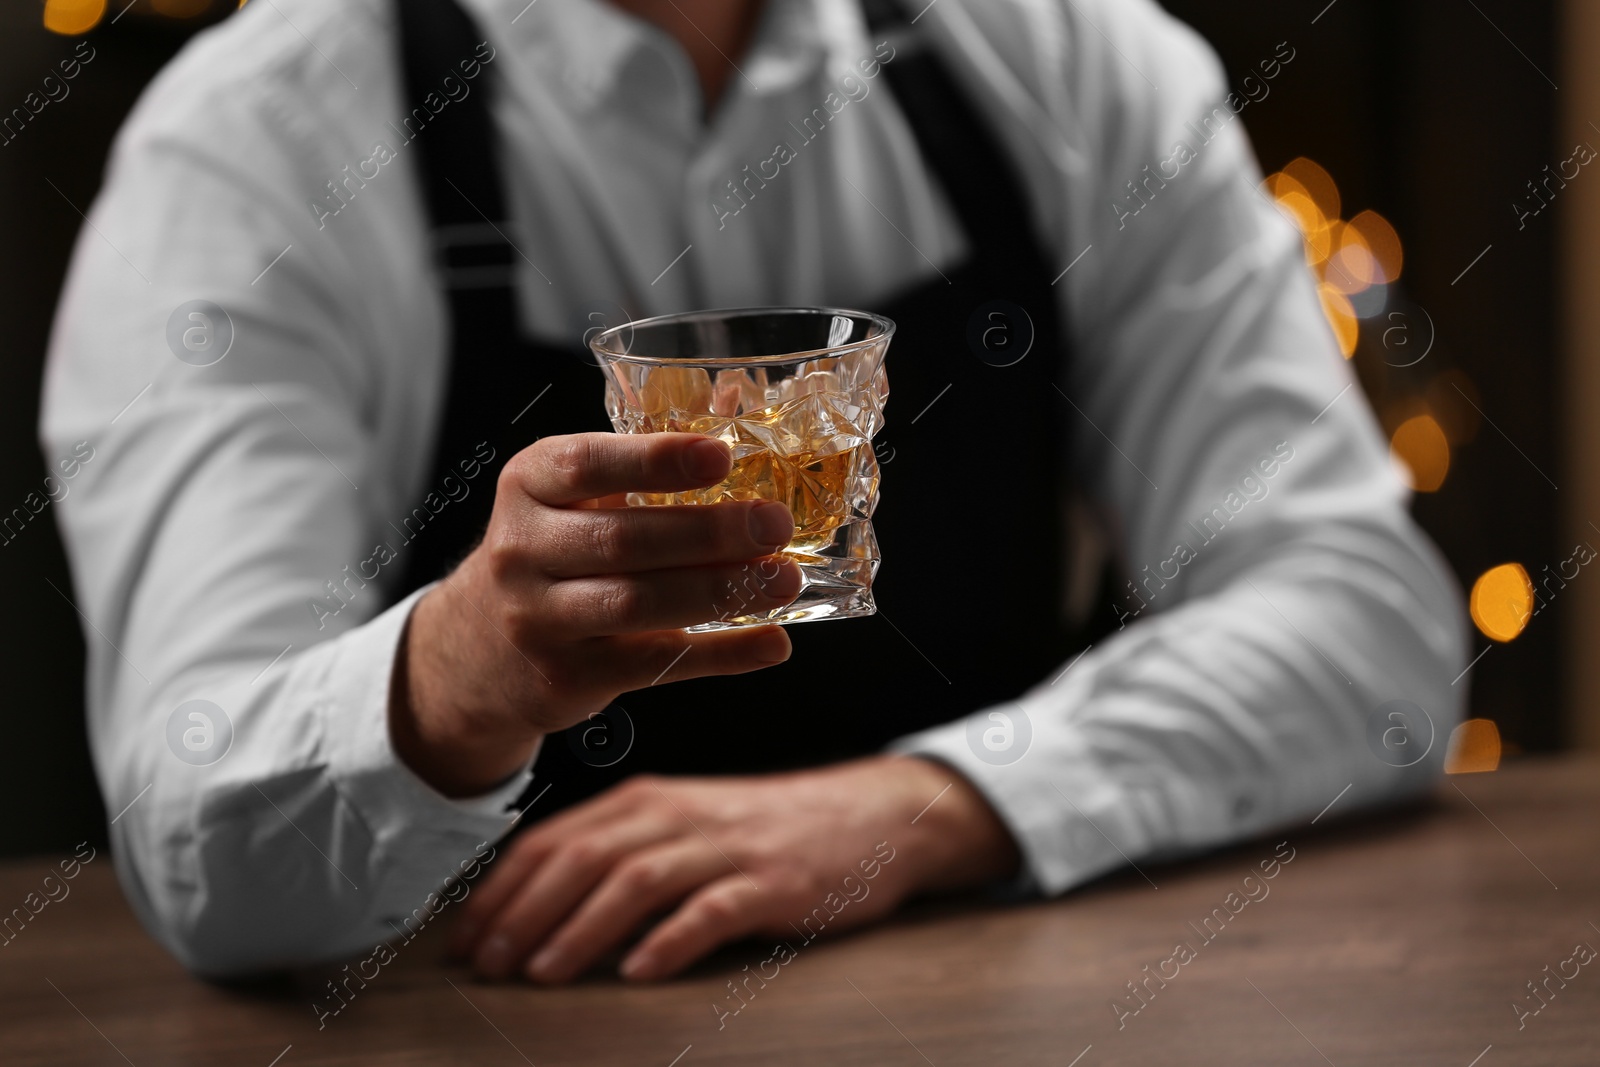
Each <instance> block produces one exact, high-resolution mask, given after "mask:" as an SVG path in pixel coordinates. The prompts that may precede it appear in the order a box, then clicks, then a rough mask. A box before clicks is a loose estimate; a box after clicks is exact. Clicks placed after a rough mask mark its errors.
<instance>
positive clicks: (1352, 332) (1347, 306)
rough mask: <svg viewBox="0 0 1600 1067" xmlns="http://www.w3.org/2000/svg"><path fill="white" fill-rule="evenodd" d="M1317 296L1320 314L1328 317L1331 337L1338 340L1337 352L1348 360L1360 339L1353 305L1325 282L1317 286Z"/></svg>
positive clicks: (1359, 327) (1358, 323)
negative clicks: (1320, 301)
mask: <svg viewBox="0 0 1600 1067" xmlns="http://www.w3.org/2000/svg"><path fill="white" fill-rule="evenodd" d="M1317 295H1318V296H1319V297H1321V298H1322V313H1323V314H1324V315H1326V316H1327V317H1328V325H1329V326H1332V327H1333V336H1334V337H1336V338H1338V341H1339V351H1340V352H1342V353H1343V354H1344V358H1345V359H1349V358H1350V357H1351V356H1352V355H1353V354H1354V353H1355V350H1356V341H1357V340H1359V339H1360V337H1361V320H1360V319H1358V318H1356V309H1355V305H1353V304H1351V303H1350V298H1349V297H1348V296H1345V295H1344V294H1343V293H1341V292H1340V291H1339V290H1338V289H1337V288H1335V287H1334V286H1332V285H1329V284H1328V283H1327V282H1322V283H1320V284H1319V285H1318V286H1317Z"/></svg>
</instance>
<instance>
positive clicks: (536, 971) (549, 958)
mask: <svg viewBox="0 0 1600 1067" xmlns="http://www.w3.org/2000/svg"><path fill="white" fill-rule="evenodd" d="M565 962H566V955H565V954H564V953H563V952H562V951H561V950H560V949H559V948H556V947H555V946H554V945H551V946H548V947H547V948H545V949H543V950H542V951H540V953H539V954H538V955H537V956H535V957H533V962H532V963H529V964H528V975H529V977H531V978H543V979H549V978H554V977H555V976H556V975H557V974H558V973H559V972H560V970H561V965H562V964H563V963H565Z"/></svg>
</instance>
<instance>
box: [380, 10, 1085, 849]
mask: <svg viewBox="0 0 1600 1067" xmlns="http://www.w3.org/2000/svg"><path fill="white" fill-rule="evenodd" d="M398 3H399V9H400V14H401V29H402V32H401V43H402V51H403V57H404V69H405V87H406V93H407V100H408V101H418V100H422V99H424V97H425V96H426V95H427V94H428V93H429V92H432V91H435V89H436V88H437V85H438V82H439V79H440V78H441V77H442V75H443V74H444V73H448V72H450V71H452V70H453V69H455V67H456V64H457V62H458V60H460V59H461V58H463V57H466V56H470V55H472V53H473V49H474V48H475V47H476V46H477V44H478V42H480V41H482V40H483V39H484V38H483V37H482V35H481V34H479V32H478V30H477V29H476V27H475V26H474V25H473V23H472V21H471V19H470V18H469V17H468V16H467V15H466V14H465V13H464V12H462V11H461V10H460V8H458V7H457V6H456V4H455V3H454V2H452V0H398ZM865 7H866V9H867V13H868V22H869V25H870V26H871V27H872V31H873V40H874V41H877V40H881V39H882V38H883V36H884V35H886V34H890V33H896V34H900V35H902V36H903V35H908V34H912V33H914V30H913V29H912V28H911V27H910V26H909V24H908V22H907V19H906V16H905V14H904V12H902V11H901V10H900V9H899V7H898V5H897V4H893V3H887V2H885V3H879V2H875V0H867V2H866V4H865ZM908 44H914V40H902V41H901V42H900V45H899V46H898V52H897V55H896V57H895V58H894V60H893V61H892V62H891V63H889V64H887V65H886V66H884V67H883V75H884V76H885V77H886V78H887V80H888V82H889V86H890V88H891V90H892V92H893V94H894V96H895V97H896V99H897V101H898V103H899V105H900V108H901V110H902V112H903V113H904V114H905V116H906V118H907V120H908V121H909V123H910V126H911V129H912V130H913V132H914V133H915V136H916V139H917V144H918V145H919V147H920V150H921V153H922V155H923V158H924V160H925V162H926V164H927V166H928V169H929V170H930V171H931V173H932V174H933V175H934V177H935V178H936V180H937V181H938V182H939V184H940V186H941V187H942V189H943V191H944V193H945V194H946V196H947V199H948V201H949V202H950V203H951V204H952V205H953V207H954V209H955V211H956V214H957V216H958V217H959V219H960V222H961V225H962V228H963V230H964V232H965V234H966V237H967V241H968V244H969V246H970V249H971V254H970V258H969V260H968V262H966V263H965V264H964V265H963V266H961V267H960V268H959V269H954V270H950V271H947V272H946V277H945V278H936V279H934V280H933V281H931V282H929V283H927V284H926V285H923V286H920V287H918V288H915V289H914V290H912V291H910V292H904V293H901V294H899V295H898V296H896V297H894V298H893V299H889V300H883V299H880V298H879V294H876V293H862V294H861V296H860V299H859V300H857V301H855V302H854V304H855V306H858V307H861V308H863V309H866V310H871V311H875V312H879V313H881V314H884V315H887V316H888V317H890V318H891V319H893V320H894V321H895V322H896V323H897V324H898V325H899V332H898V334H897V336H896V338H895V340H894V343H893V345H892V346H891V348H890V352H889V356H888V363H887V367H888V376H889V383H890V390H891V403H890V405H889V408H888V421H887V428H886V429H885V430H884V431H883V432H882V433H881V434H880V435H879V437H878V440H877V442H876V443H877V447H878V451H879V455H880V462H881V463H882V472H883V481H882V494H881V503H880V505H879V507H878V510H877V512H876V514H875V515H874V517H873V525H874V528H875V530H876V532H877V536H878V541H879V544H880V546H881V549H882V559H883V562H882V565H881V568H880V570H879V573H878V577H877V579H876V581H875V583H874V593H875V597H876V600H877V603H878V605H879V607H880V609H881V610H880V613H879V614H878V615H876V616H874V617H872V618H868V619H854V620H842V621H837V622H824V623H806V624H802V625H796V626H791V627H789V636H790V638H791V639H792V641H793V644H794V654H793V656H792V657H791V659H790V660H789V661H788V662H787V663H785V664H783V665H781V666H779V667H774V668H771V669H768V670H764V671H761V672H758V673H756V674H752V675H745V676H740V677H732V678H709V679H699V680H694V681H688V682H678V683H674V684H671V685H663V686H660V687H654V688H649V689H645V690H640V691H636V692H632V693H625V694H623V695H622V696H621V697H620V698H619V699H618V701H617V702H616V704H615V705H613V707H612V708H611V709H608V711H607V712H606V713H605V715H604V716H602V718H601V719H598V720H591V722H590V723H588V724H580V725H579V726H577V727H574V728H573V729H571V730H568V731H566V732H565V736H562V735H554V736H550V737H547V738H546V739H545V743H544V746H543V748H542V750H541V752H540V754H539V758H538V762H537V765H536V767H535V780H534V783H533V786H532V787H531V789H530V791H529V794H528V796H529V798H530V799H531V797H532V796H535V795H538V793H539V792H543V791H544V790H545V787H546V786H547V785H548V786H549V787H550V788H549V790H548V792H547V793H546V794H545V795H544V796H543V797H542V798H541V799H540V801H539V803H538V804H537V805H536V807H535V809H534V810H533V811H530V812H529V820H530V821H531V820H533V819H535V818H539V817H543V816H546V815H549V814H550V813H552V812H554V811H557V810H560V809H561V808H563V807H565V806H567V805H570V804H572V803H574V802H576V801H579V800H582V799H584V798H586V797H589V796H592V795H593V794H595V793H597V792H599V791H601V790H603V789H605V788H607V787H608V786H610V785H612V784H614V783H616V782H617V781H619V780H621V779H622V778H625V777H627V776H629V775H632V774H637V773H642V772H652V773H677V774H714V773H722V774H727V773H745V772H761V771H770V770H777V769H783V768H792V767H798V766H808V765H816V764H821V763H825V762H829V761H835V760H838V759H842V758H846V757H850V756H859V755H864V754H867V753H871V752H874V751H876V750H879V749H881V748H882V747H883V746H884V745H885V744H886V743H887V742H889V741H890V740H892V739H894V738H896V737H899V736H901V735H903V734H906V733H909V732H912V731H916V730H919V729H923V728H926V727H930V726H934V725H936V724H939V723H943V722H948V721H949V720H951V719H953V718H957V717H960V716H962V715H965V714H967V713H969V712H972V711H976V710H978V709H980V708H983V707H985V706H987V705H989V704H992V703H995V702H998V701H1003V700H1008V699H1011V698H1014V697H1016V696H1018V695H1019V694H1021V693H1022V692H1023V691H1024V690H1026V689H1027V688H1029V687H1030V686H1032V685H1034V684H1035V683H1037V682H1039V681H1040V680H1041V679H1042V678H1044V677H1045V676H1046V675H1047V674H1048V673H1050V672H1051V671H1052V670H1057V669H1059V668H1060V666H1061V665H1062V664H1063V663H1064V662H1065V661H1066V659H1067V657H1068V656H1069V655H1070V654H1071V653H1072V652H1073V651H1074V650H1075V648H1076V647H1080V646H1081V641H1082V636H1083V635H1082V634H1078V635H1076V636H1077V640H1076V641H1075V640H1074V636H1075V635H1074V634H1073V633H1072V632H1071V630H1070V628H1069V626H1068V625H1067V622H1066V620H1065V617H1064V615H1065V612H1064V607H1063V604H1064V602H1065V591H1064V589H1065V569H1066V561H1067V556H1068V545H1067V542H1066V531H1065V529H1064V525H1065V524H1064V522H1063V511H1064V508H1063V504H1062V502H1063V500H1064V497H1065V486H1064V471H1063V467H1064V462H1065V458H1064V449H1065V434H1064V432H1063V423H1064V421H1065V415H1066V413H1067V410H1068V409H1067V408H1066V406H1065V402H1064V401H1063V400H1062V399H1061V397H1060V396H1059V395H1058V393H1057V392H1056V390H1055V389H1054V388H1053V384H1054V383H1055V382H1056V381H1057V380H1058V377H1057V372H1058V370H1059V369H1060V367H1061V361H1062V360H1063V359H1064V358H1065V357H1066V343H1065V342H1066V332H1065V330H1064V328H1063V324H1062V322H1061V321H1060V316H1059V315H1058V313H1057V302H1056V300H1055V295H1056V294H1055V293H1054V291H1053V290H1052V287H1051V279H1052V277H1053V276H1054V274H1055V272H1054V271H1053V270H1052V269H1051V268H1050V265H1049V264H1047V262H1046V259H1045V257H1044V255H1043V254H1042V252H1041V250H1040V248H1039V246H1038V242H1037V240H1036V237H1035V234H1034V227H1033V226H1032V224H1031V221H1030V217H1031V211H1030V208H1029V204H1028V201H1027V198H1026V196H1025V195H1024V191H1023V187H1022V184H1021V181H1020V179H1019V178H1018V177H1017V175H1016V173H1015V170H1014V168H1013V167H1012V165H1011V164H1010V161H1009V160H1008V159H1007V157H1006V155H1005V153H1004V152H1003V151H1002V149H1001V148H1000V146H999V144H998V143H997V142H996V140H995V138H994V137H993V135H992V134H991V133H990V132H989V130H988V129H987V128H986V127H985V125H984V122H983V120H982V119H980V118H979V116H978V115H977V114H976V113H975V112H974V110H973V108H972V105H971V104H970V103H969V102H968V101H967V99H966V97H965V95H964V94H963V93H962V91H961V90H960V89H958V87H957V85H956V83H955V81H954V80H953V78H952V76H951V75H950V73H949V72H948V71H947V69H946V68H945V66H944V65H943V63H942V62H941V61H940V60H939V59H938V58H937V57H936V56H935V55H934V54H933V52H932V51H931V50H930V49H928V48H923V47H908ZM509 61H510V60H509V59H503V60H501V61H500V62H509ZM494 77H495V74H494V65H493V64H490V65H489V67H488V68H486V70H485V76H484V77H482V78H480V79H479V80H478V81H477V82H476V83H475V84H474V91H473V92H472V93H471V94H470V95H469V96H468V97H467V98H466V99H465V100H462V101H459V102H453V103H451V104H450V105H449V106H448V107H446V108H444V109H443V110H442V111H441V113H440V114H439V115H438V116H437V117H435V118H434V119H433V120H432V121H431V122H430V123H429V124H428V125H427V126H426V128H425V129H424V130H423V131H422V133H421V134H420V136H418V137H417V139H416V140H417V146H418V148H419V149H420V151H419V152H418V153H417V159H418V162H419V163H420V165H421V166H422V168H423V188H424V191H425V196H426V200H427V207H428V212H429V215H430V217H431V220H432V226H433V232H434V235H435V246H436V249H437V251H438V254H439V257H440V268H441V274H442V277H443V280H444V283H445V284H446V286H447V287H448V299H449V324H450V328H451V347H450V370H449V384H448V388H447V404H446V407H445V411H444V417H443V420H442V424H441V429H440V432H439V438H438V444H437V446H436V448H435V457H436V462H435V464H434V470H433V472H432V474H431V475H430V479H429V482H428V485H429V487H430V488H431V487H436V486H438V485H439V484H440V483H441V481H442V480H443V479H444V478H445V477H446V476H447V475H449V474H451V473H452V472H453V471H455V472H457V473H459V467H458V465H459V463H460V461H461V460H463V459H468V458H471V457H473V456H474V454H475V453H477V452H479V451H480V449H481V444H480V443H481V442H484V441H487V442H489V444H490V445H491V447H493V449H494V452H495V458H494V460H493V462H492V463H491V464H489V467H490V469H489V470H488V471H487V472H485V473H484V474H480V476H479V477H478V478H477V479H476V480H475V481H474V483H473V484H474V486H475V487H476V488H474V489H473V491H472V492H471V494H470V495H469V496H468V497H467V498H466V499H465V500H464V501H462V502H460V503H452V504H450V505H449V506H448V507H446V508H444V509H443V510H442V511H441V512H440V513H439V514H438V515H437V516H436V517H435V518H434V519H433V520H432V521H431V522H430V523H429V524H428V525H427V527H426V528H424V529H423V530H422V531H421V533H419V534H418V535H417V537H416V538H415V540H414V541H413V542H412V543H411V544H409V545H407V546H406V547H405V548H404V549H402V550H401V551H402V552H403V553H404V557H403V558H404V560H405V564H404V580H403V582H402V583H401V585H400V586H399V587H398V588H396V589H395V590H394V591H393V592H394V594H395V598H396V599H398V598H399V597H401V596H404V595H405V594H406V593H408V592H410V591H411V590H413V589H415V588H417V587H418V586H419V585H421V584H423V583H425V582H428V581H432V580H435V579H437V578H439V577H440V576H441V575H443V574H445V573H447V572H448V571H449V570H450V568H451V567H452V566H453V565H454V564H456V563H457V562H459V560H460V559H461V558H462V557H463V556H465V555H466V554H467V553H468V552H469V551H470V550H471V549H472V548H473V546H474V545H475V544H476V543H477V540H478V539H479V538H480V537H481V536H482V533H483V530H484V527H485V525H486V524H487V521H488V517H489V514H490V511H491V507H492V504H493V492H492V487H493V484H494V480H493V479H494V474H495V472H497V471H498V469H499V467H500V466H501V465H502V464H503V463H504V461H505V460H506V459H507V458H508V457H509V456H511V455H512V454H514V453H515V452H516V451H518V450H519V449H521V448H524V447H526V446H527V445H529V444H531V443H532V442H533V441H534V439H535V438H536V437H547V436H550V435H552V434H569V433H577V432H580V431H590V430H609V429H610V428H611V427H610V424H609V422H608V421H607V419H606V416H605V412H604V407H603V403H602V379H601V375H600V371H599V370H598V368H596V367H595V366H594V364H593V362H592V359H591V358H590V357H589V356H588V354H587V353H586V352H585V351H584V350H583V349H582V347H581V345H580V343H579V342H580V339H579V338H577V337H574V338H572V343H571V345H570V346H552V345H550V344H540V343H533V342H529V341H527V340H525V339H524V338H523V337H521V336H520V334H519V328H518V317H517V311H516V306H515V297H514V294H513V290H512V273H513V269H514V265H515V263H516V261H517V259H518V257H519V255H520V254H519V253H518V252H517V251H516V250H515V249H514V248H513V247H512V246H511V244H510V243H509V242H508V240H507V237H506V235H507V234H508V233H509V232H510V226H509V224H508V223H507V222H506V219H507V211H506V198H505V196H504V193H503V190H502V189H501V182H500V175H501V171H500V169H499V166H498V160H497V151H496V132H495V130H494V128H493V125H492V122H491V119H490V112H489V106H488V96H489V91H490V89H491V88H492V86H491V85H489V84H486V83H489V82H492V81H493V79H494ZM880 91H881V90H880ZM865 106H872V105H865ZM886 226H887V224H886ZM884 239H885V240H896V239H898V238H897V237H896V235H895V234H894V233H893V232H886V233H885V234H884ZM538 252H545V253H546V254H545V255H543V256H542V257H541V256H540V255H538V254H537V253H538ZM772 254H773V255H774V256H781V255H783V254H784V250H783V249H782V248H774V249H773V250H772ZM533 258H534V260H535V261H541V260H542V266H543V267H544V269H546V270H550V269H552V268H551V267H550V266H549V264H550V262H551V261H552V259H553V258H554V257H553V256H552V255H550V254H549V253H548V252H547V251H546V250H536V251H535V252H534V256H533ZM947 279H948V280H947ZM600 295H601V294H596V297H597V298H598V297H600ZM997 302H1003V303H997ZM1018 309H1021V312H1022V313H1021V314H1019V313H1018ZM683 310H690V309H683ZM1030 320H1031V333H1032V345H1031V351H1030V352H1029V353H1028V354H1027V356H1026V357H1025V358H1022V359H1021V360H1020V361H1019V362H1015V363H1011V365H996V364H1005V363H1010V361H1011V360H1013V359H1015V358H1016V356H1017V355H1018V354H1019V353H1020V351H1021V347H1022V346H1023V345H1025V344H1026V341H1027V337H1026V335H1027V333H1028V332H1029V329H1030ZM979 353H983V354H984V355H985V356H986V357H987V358H980V356H979ZM536 398H537V399H536ZM535 400H536V402H535ZM530 403H531V404H532V406H531V407H529V406H528V405H529V404H530ZM930 404H931V405H932V406H931V407H928V406H927V405H930ZM925 407H926V410H923V409H924V408H925ZM919 412H920V414H919ZM913 420H915V421H914V422H913ZM618 707H620V709H622V711H621V712H619V711H618V710H617V709H618ZM623 712H625V714H623ZM623 753H626V754H625V755H624V754H623ZM612 761H615V762H612ZM603 764H609V765H603Z"/></svg>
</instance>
